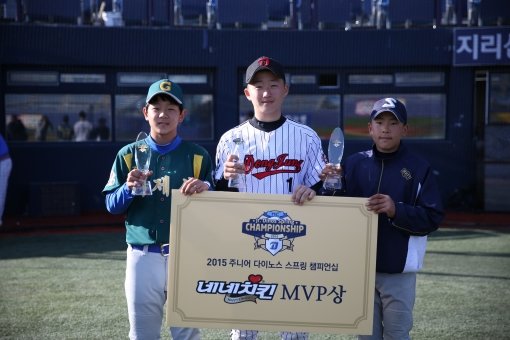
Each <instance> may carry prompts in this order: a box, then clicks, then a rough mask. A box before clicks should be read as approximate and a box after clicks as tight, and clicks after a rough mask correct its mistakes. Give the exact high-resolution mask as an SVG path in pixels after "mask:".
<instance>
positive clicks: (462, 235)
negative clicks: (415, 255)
mask: <svg viewBox="0 0 510 340" xmlns="http://www.w3.org/2000/svg"><path fill="white" fill-rule="evenodd" d="M499 236H500V234H498V232H496V231H492V230H480V229H473V230H469V229H461V230H459V229H446V228H445V229H439V230H437V231H434V232H433V233H432V234H430V236H429V239H430V240H431V241H433V240H451V239H456V240H468V239H474V238H483V237H499Z"/></svg>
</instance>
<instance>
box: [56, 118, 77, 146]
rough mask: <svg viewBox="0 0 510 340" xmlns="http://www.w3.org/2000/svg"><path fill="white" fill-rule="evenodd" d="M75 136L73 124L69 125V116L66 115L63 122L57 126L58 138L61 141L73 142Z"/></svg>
mask: <svg viewBox="0 0 510 340" xmlns="http://www.w3.org/2000/svg"><path fill="white" fill-rule="evenodd" d="M73 136H74V131H73V127H72V126H71V124H69V116H68V115H64V117H62V122H60V124H59V125H58V126H57V137H58V139H59V140H71V139H73Z"/></svg>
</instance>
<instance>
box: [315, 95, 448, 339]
mask: <svg viewBox="0 0 510 340" xmlns="http://www.w3.org/2000/svg"><path fill="white" fill-rule="evenodd" d="M407 130H408V125H407V110H406V107H405V106H404V104H403V103H402V102H400V101H399V100H397V99H394V98H384V99H381V100H379V101H377V102H376V103H375V104H374V107H373V109H372V113H371V115H370V122H369V123H368V131H369V134H370V136H371V137H372V140H373V142H374V145H373V147H372V149H371V150H367V151H363V152H359V153H356V154H353V155H351V156H350V157H348V158H347V159H346V161H345V164H344V165H343V169H342V170H343V172H344V188H345V192H344V194H345V196H350V197H367V198H368V200H367V203H366V207H367V209H368V210H370V211H372V212H374V213H376V214H379V228H378V237H377V265H376V267H377V268H376V282H375V301H374V325H373V332H372V336H360V337H359V339H383V338H385V339H388V338H389V339H410V336H409V333H410V331H411V328H412V326H413V315H412V311H413V306H414V300H415V293H416V272H417V271H418V270H420V269H421V267H422V265H423V258H424V256H425V249H426V243H427V235H428V234H429V233H431V232H433V231H435V230H436V229H437V228H438V227H439V223H440V222H441V220H442V218H443V215H444V213H443V207H442V203H441V197H440V192H439V189H438V186H437V184H436V180H435V178H434V174H433V171H432V169H431V167H430V164H429V163H428V162H427V161H426V160H424V159H423V158H422V157H420V156H418V155H416V154H414V153H412V152H411V151H410V150H409V149H407V147H406V146H405V145H404V144H403V143H402V141H401V138H402V137H404V136H406V134H407ZM332 171H334V170H333V167H332V166H331V165H328V166H327V167H326V168H325V170H324V171H323V173H322V174H323V176H324V175H326V173H328V172H332Z"/></svg>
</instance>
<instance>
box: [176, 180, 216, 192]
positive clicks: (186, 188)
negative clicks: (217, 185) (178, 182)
mask: <svg viewBox="0 0 510 340" xmlns="http://www.w3.org/2000/svg"><path fill="white" fill-rule="evenodd" d="M182 180H183V183H182V186H181V188H180V189H179V191H180V192H181V194H184V195H193V194H198V193H201V192H203V191H207V190H209V186H208V185H207V184H206V183H205V182H203V181H201V180H199V179H198V178H193V177H189V178H188V179H186V178H183V179H182Z"/></svg>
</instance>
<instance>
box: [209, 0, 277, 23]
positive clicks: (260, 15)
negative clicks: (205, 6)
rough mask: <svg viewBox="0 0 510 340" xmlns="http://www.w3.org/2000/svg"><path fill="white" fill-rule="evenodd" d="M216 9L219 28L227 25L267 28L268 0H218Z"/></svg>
mask: <svg viewBox="0 0 510 340" xmlns="http://www.w3.org/2000/svg"><path fill="white" fill-rule="evenodd" d="M269 1H271V0H269ZM216 11H217V17H216V18H217V23H216V27H217V28H218V29H221V28H225V27H236V28H262V29H266V28H267V21H268V12H267V1H266V0H256V1H254V0H217V10H216Z"/></svg>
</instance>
